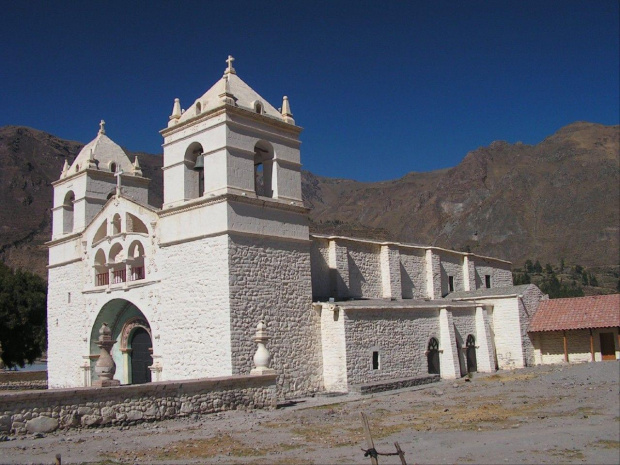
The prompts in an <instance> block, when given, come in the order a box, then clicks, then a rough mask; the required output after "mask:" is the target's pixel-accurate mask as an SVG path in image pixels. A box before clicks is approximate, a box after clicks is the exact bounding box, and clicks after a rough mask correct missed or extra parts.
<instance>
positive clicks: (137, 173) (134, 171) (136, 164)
mask: <svg viewBox="0 0 620 465" xmlns="http://www.w3.org/2000/svg"><path fill="white" fill-rule="evenodd" d="M131 172H132V174H133V175H134V176H142V168H141V167H140V163H139V162H138V155H136V158H135V160H134V162H133V168H132V170H131Z"/></svg>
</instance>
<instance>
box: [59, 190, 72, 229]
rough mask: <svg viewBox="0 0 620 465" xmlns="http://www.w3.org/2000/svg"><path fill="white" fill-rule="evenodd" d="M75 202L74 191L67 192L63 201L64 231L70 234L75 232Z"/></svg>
mask: <svg viewBox="0 0 620 465" xmlns="http://www.w3.org/2000/svg"><path fill="white" fill-rule="evenodd" d="M74 204H75V194H74V193H73V191H69V192H67V194H66V195H65V198H64V200H63V202H62V232H63V233H64V234H69V233H72V232H73V223H74Z"/></svg>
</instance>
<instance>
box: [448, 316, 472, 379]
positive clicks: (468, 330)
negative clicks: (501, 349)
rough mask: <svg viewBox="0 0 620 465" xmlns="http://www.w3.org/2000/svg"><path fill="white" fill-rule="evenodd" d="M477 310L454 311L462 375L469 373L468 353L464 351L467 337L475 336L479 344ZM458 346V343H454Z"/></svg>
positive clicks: (453, 317) (453, 318)
mask: <svg viewBox="0 0 620 465" xmlns="http://www.w3.org/2000/svg"><path fill="white" fill-rule="evenodd" d="M475 312H476V309H475V308H472V309H454V310H453V311H452V321H453V323H454V334H455V336H456V340H457V341H458V356H459V364H460V367H461V375H464V374H465V373H467V360H466V352H465V350H464V349H463V347H465V342H466V341H467V336H468V335H469V334H473V336H474V337H475V338H476V345H479V344H478V334H477V333H476V313H475ZM454 343H455V344H456V341H455V342H454ZM476 355H477V354H476Z"/></svg>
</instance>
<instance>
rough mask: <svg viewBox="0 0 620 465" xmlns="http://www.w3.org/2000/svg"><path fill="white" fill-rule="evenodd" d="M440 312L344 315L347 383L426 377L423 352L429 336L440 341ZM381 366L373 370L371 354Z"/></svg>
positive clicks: (391, 311) (424, 310)
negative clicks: (377, 357)
mask: <svg viewBox="0 0 620 465" xmlns="http://www.w3.org/2000/svg"><path fill="white" fill-rule="evenodd" d="M438 314H439V311H438V310H435V309H415V310H398V309H381V310H375V311H373V310H358V311H356V310H353V309H348V310H345V312H344V318H345V331H346V344H347V378H348V382H349V383H350V384H360V383H368V382H372V381H379V380H384V379H392V378H408V377H414V376H419V375H423V374H427V372H428V362H427V359H426V353H425V352H426V350H427V348H428V341H429V339H430V338H431V337H436V338H437V339H438V340H439V319H438ZM373 350H378V351H379V357H380V367H379V369H378V370H373V369H372V352H373Z"/></svg>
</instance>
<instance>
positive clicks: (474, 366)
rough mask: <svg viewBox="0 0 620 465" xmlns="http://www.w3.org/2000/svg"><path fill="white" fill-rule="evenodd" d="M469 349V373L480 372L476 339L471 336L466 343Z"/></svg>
mask: <svg viewBox="0 0 620 465" xmlns="http://www.w3.org/2000/svg"><path fill="white" fill-rule="evenodd" d="M465 347H466V348H467V373H474V372H476V371H478V361H477V360H476V338H475V337H474V336H473V335H472V334H470V335H469V336H467V341H465Z"/></svg>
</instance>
